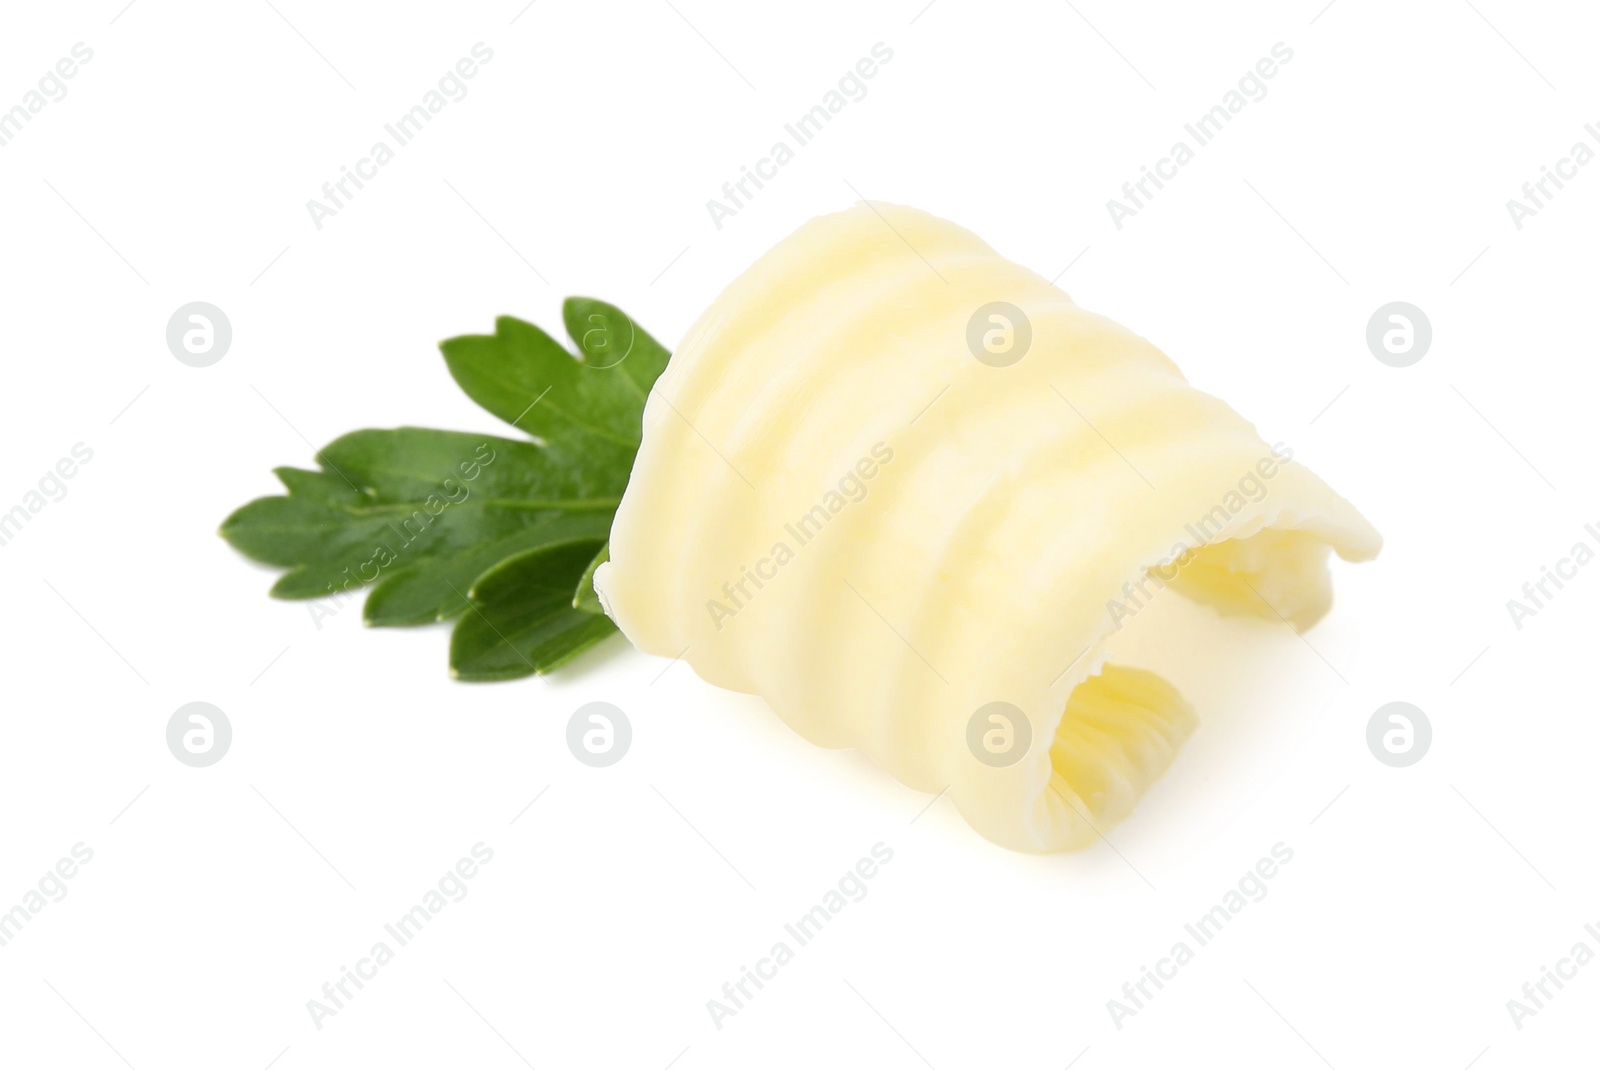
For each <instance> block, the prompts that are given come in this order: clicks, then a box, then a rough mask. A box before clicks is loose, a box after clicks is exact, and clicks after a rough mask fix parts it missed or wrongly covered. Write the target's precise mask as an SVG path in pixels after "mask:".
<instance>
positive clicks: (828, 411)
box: [595, 202, 1382, 852]
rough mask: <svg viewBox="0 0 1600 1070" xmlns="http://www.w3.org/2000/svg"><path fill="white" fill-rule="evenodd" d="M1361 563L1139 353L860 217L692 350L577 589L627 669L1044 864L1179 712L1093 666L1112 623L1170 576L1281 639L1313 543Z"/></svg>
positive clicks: (1230, 425)
mask: <svg viewBox="0 0 1600 1070" xmlns="http://www.w3.org/2000/svg"><path fill="white" fill-rule="evenodd" d="M997 303H999V304H998V305H997ZM996 307H998V308H999V309H1000V312H999V315H1000V318H999V319H994V318H993V317H992V316H990V317H989V319H987V320H986V319H985V318H984V313H985V311H986V310H990V309H994V308H996ZM1018 314H1020V315H1018ZM974 323H976V324H977V326H976V327H974ZM990 323H992V324H995V325H997V326H995V327H994V329H995V330H1000V331H1001V332H1002V335H1001V336H999V339H998V343H997V342H996V339H995V338H993V337H990V336H989V335H988V334H987V333H986V332H987V329H988V324H990ZM1007 330H1010V331H1012V332H1017V331H1019V330H1020V331H1022V332H1023V333H1024V334H1025V337H1020V338H1019V335H1018V334H1016V333H1012V334H1010V335H1006V334H1005V332H1006V331H1007ZM1007 343H1009V344H1010V345H1011V346H1012V347H1013V349H1012V350H1011V351H1010V352H1007V353H1005V354H1004V355H1002V356H995V357H992V358H990V359H975V354H979V353H980V352H982V353H985V354H987V353H989V352H990V347H994V348H1000V349H1003V348H1004V346H1005V345H1006V344H1007ZM1018 348H1020V349H1022V350H1023V352H1022V353H1021V355H1020V357H1019V358H1017V359H1014V360H1013V359H1012V357H1011V353H1014V352H1015V350H1016V349H1018ZM1381 544H1382V539H1381V537H1380V536H1379V534H1378V533H1377V531H1376V530H1374V529H1373V527H1372V526H1371V525H1370V524H1369V523H1368V522H1367V521H1366V520H1365V519H1364V518H1363V517H1362V516H1361V515H1360V514H1359V513H1358V512H1357V511H1356V510H1355V508H1354V507H1353V506H1351V505H1350V504H1349V503H1348V502H1347V501H1345V500H1344V499H1343V498H1342V497H1340V496H1339V495H1338V494H1337V493H1335V492H1334V491H1333V490H1332V489H1331V488H1329V487H1328V486H1327V485H1326V484H1325V483H1323V481H1322V480H1321V479H1319V478H1318V477H1317V476H1315V475H1314V474H1312V473H1311V472H1309V471H1308V470H1306V469H1305V468H1304V467H1303V466H1302V465H1300V464H1298V463H1296V462H1294V461H1293V459H1292V455H1291V454H1290V452H1289V451H1288V450H1287V449H1286V448H1284V447H1282V446H1281V445H1279V446H1268V445H1267V444H1266V443H1265V442H1264V441H1262V439H1261V438H1260V436H1259V435H1258V434H1257V433H1256V431H1255V429H1254V428H1253V427H1252V426H1251V425H1250V424H1249V423H1248V422H1246V421H1245V420H1244V419H1243V418H1242V417H1240V416H1239V415H1238V414H1237V413H1235V412H1234V411H1233V410H1232V409H1230V408H1229V407H1228V406H1227V405H1225V404H1223V403H1222V402H1220V401H1218V400H1217V399H1215V398H1212V397H1210V396H1208V395H1206V394H1204V393H1202V392H1200V391H1198V390H1196V389H1194V388H1193V387H1191V386H1190V385H1189V384H1188V383H1187V382H1186V381H1185V379H1184V378H1183V376H1182V374H1181V373H1180V372H1179V371H1178V369H1177V368H1176V366H1174V365H1173V363H1172V362H1171V361H1170V360H1168V359H1167V357H1166V356H1164V355H1163V354H1162V353H1161V352H1160V351H1159V350H1157V349H1156V348H1155V347H1154V346H1152V345H1151V344H1150V343H1148V342H1146V341H1145V340H1143V339H1142V338H1140V337H1138V336H1137V335H1135V334H1133V333H1132V332H1130V331H1128V330H1126V329H1125V328H1123V327H1120V326H1118V325H1117V324H1115V323H1113V322H1111V321H1110V320H1108V319H1105V318H1104V317H1101V316H1098V315H1095V314H1093V313H1090V312H1086V311H1084V310H1083V309H1081V308H1079V307H1078V306H1077V305H1076V304H1074V303H1073V302H1072V300H1071V299H1070V298H1069V297H1068V296H1067V295H1066V294H1065V293H1064V292H1063V291H1061V290H1059V289H1056V288H1055V287H1054V286H1053V285H1051V284H1050V283H1049V282H1047V281H1046V280H1044V279H1043V278H1042V277H1040V276H1039V275H1037V274H1035V273H1033V272H1031V271H1029V270H1027V269H1025V268H1023V267H1020V266H1018V265H1016V264H1013V263H1011V262H1010V261H1008V260H1006V259H1005V258H1003V257H1001V256H1000V255H999V254H998V253H996V252H995V251H994V250H993V249H991V248H990V247H989V246H988V245H986V244H985V243H984V242H983V241H982V240H980V239H979V238H978V237H976V236H975V235H973V234H971V233H970V232H968V231H966V230H964V229H962V228H960V227H958V226H956V225H954V224H952V223H949V222H947V221H944V220H941V219H938V218H936V217H934V216H931V215H928V214H927V213H924V212H921V211H918V210H915V209H912V208H906V207H901V206H896V205H891V204H884V203H877V202H874V203H873V204H870V205H869V204H858V205H857V206H855V207H853V208H850V209H848V210H846V211H843V212H839V213H836V214H832V215H827V216H821V217H818V218H816V219H813V220H811V221H810V222H808V223H806V224H805V225H803V226H802V227H801V228H800V229H799V230H797V231H796V232H795V233H793V234H792V235H790V236H789V237H788V238H786V239H784V240H783V241H782V242H780V243H779V244H778V245H777V246H775V247H774V248H773V249H771V250H770V251H769V252H767V253H766V254H765V255H764V256H763V257H762V258H761V259H760V260H758V261H757V262H756V263H755V264H754V265H753V266H751V267H750V268H749V269H748V270H747V271H746V272H745V273H744V274H743V275H741V276H740V277H739V278H737V279H736V280H734V282H733V283H732V284H731V285H729V286H728V288H727V289H726V290H725V291H724V292H723V293H722V294H721V295H720V296H719V297H718V298H717V299H716V300H715V301H714V302H713V303H712V304H711V306H710V307H709V308H707V309H706V311H705V313H704V314H703V315H702V316H701V317H700V319H699V320H698V321H697V322H696V323H695V325H694V326H693V327H692V328H691V329H690V330H689V332H688V334H687V336H686V337H685V338H684V340H683V343H682V344H681V345H680V346H679V347H678V349H677V351H676V352H675V353H674V354H673V357H672V359H671V362H670V363H669V365H668V367H667V370H666V372H665V373H664V374H663V375H662V376H661V377H660V379H659V380H658V381H657V382H656V384H655V387H654V389H653V390H652V391H651V394H650V398H649V400H648V402H647V404H646V407H645V413H644V434H643V444H642V446H641V447H640V450H639V453H638V457H637V459H636V461H635V464H634V469H633V474H632V476H631V478H630V481H629V483H628V487H627V491H626V493H625V494H624V496H623V499H622V504H621V506H620V508H619V509H618V511H617V516H616V520H615V522H614V525H613V528H612V532H611V560H610V561H609V562H608V563H607V564H605V565H603V566H602V567H601V568H600V570H599V571H598V572H597V574H596V576H595V586H596V589H597V592H598V593H599V595H600V598H601V601H602V604H603V605H604V607H605V610H606V612H607V613H608V614H609V615H610V616H611V617H612V619H613V620H615V621H616V623H617V625H618V626H619V627H620V628H621V629H622V631H623V632H624V633H625V634H626V635H627V637H628V638H629V639H630V640H631V641H632V642H633V643H634V645H635V646H637V647H639V648H640V649H642V650H645V651H647V652H649V653H653V654H659V655H663V656H666V657H680V656H681V658H682V659H683V660H684V661H686V662H688V664H689V665H690V666H691V667H692V668H693V669H694V671H695V672H696V673H698V674H699V675H700V676H701V677H702V678H704V679H705V680H707V681H709V682H711V683H713V684H716V685H718V686H721V687H725V688H729V689H732V690H736V691H743V692H749V693H754V694H758V695H760V696H762V697H763V698H764V699H765V700H766V701H767V702H768V704H769V705H770V706H771V707H772V709H773V710H774V711H775V712H776V713H777V714H778V715H779V716H780V717H781V718H782V719H783V720H784V721H785V722H787V723H788V724H789V725H790V726H791V727H793V728H794V729H795V730H796V731H797V732H799V733H800V734H801V735H802V736H804V737H806V738H807V739H809V740H811V741H813V742H815V743H817V744H819V745H822V746H826V747H856V748H859V749H861V750H863V751H864V752H866V753H867V754H868V755H869V756H870V757H871V758H872V759H873V760H874V761H875V762H876V763H877V764H878V765H879V766H881V767H882V768H883V769H885V770H886V771H887V772H889V773H890V774H891V775H893V776H894V777H895V778H896V779H898V780H900V781H902V782H904V783H905V784H908V785H910V786H912V787H914V788H917V789H920V790H922V791H927V792H939V791H948V793H949V796H950V798H951V800H952V801H953V802H954V803H955V805H956V807H957V808H958V809H959V811H960V813H961V814H962V816H963V817H964V818H965V819H966V820H967V822H968V823H969V824H971V825H972V827H973V828H974V829H976V830H977V831H978V832H979V833H980V834H982V835H983V836H985V837H987V838H988V839H990V840H992V841H994V842H996V843H999V844H1002V845H1004V846H1006V847H1010V848H1013V849H1016V850H1021V851H1033V852H1050V851H1062V850H1070V849H1074V848H1078V847H1082V846H1085V845H1086V844H1088V843H1091V842H1093V840H1094V839H1095V838H1096V837H1097V835H1098V830H1104V829H1105V828H1106V827H1107V826H1109V825H1110V824H1112V823H1114V822H1116V821H1118V820H1120V819H1121V818H1123V817H1125V816H1126V815H1127V814H1128V813H1129V812H1131V810H1132V809H1133V806H1134V803H1135V802H1136V801H1137V799H1138V798H1139V796H1140V795H1141V794H1142V793H1143V792H1144V790H1145V789H1146V788H1147V787H1148V786H1149V785H1150V783H1152V782H1153V781H1154V780H1155V779H1156V778H1157V777H1159V776H1160V775H1161V773H1162V772H1163V771H1164V770H1165V769H1166V768H1167V766H1168V765H1169V764H1170V762H1171V760H1172V758H1173V755H1174V754H1175V753H1176V751H1177V749H1178V747H1179V746H1181V744H1182V742H1183V740H1184V739H1185V738H1186V737H1187V736H1188V734H1189V733H1190V731H1191V730H1192V729H1193V727H1194V724H1195V716H1194V713H1193V711H1192V710H1191V709H1190V708H1189V706H1188V704H1187V703H1186V702H1185V701H1184V699H1183V698H1182V696H1181V695H1179V694H1178V693H1177V691H1176V690H1174V689H1173V688H1172V687H1171V685H1170V684H1168V683H1167V682H1166V681H1165V680H1163V679H1162V678H1161V677H1159V676H1157V675H1155V674H1154V673H1151V672H1148V671H1145V670H1142V669H1133V668H1127V667H1123V666H1118V665H1116V664H1115V663H1113V662H1109V661H1108V660H1107V651H1106V646H1107V640H1108V638H1109V637H1111V636H1112V635H1113V634H1114V633H1115V631H1116V630H1117V629H1118V627H1119V626H1120V624H1121V621H1119V620H1118V619H1117V614H1116V609H1115V607H1116V605H1118V604H1119V603H1120V604H1122V605H1125V606H1126V605H1129V604H1130V603H1129V602H1127V601H1125V598H1126V596H1127V595H1128V594H1129V593H1130V592H1134V591H1143V592H1144V593H1145V594H1147V595H1148V594H1149V593H1150V592H1151V590H1152V589H1158V588H1160V587H1165V586H1171V587H1174V588H1175V589H1177V590H1178V591H1181V592H1182V593H1183V594H1185V595H1187V596H1188V597H1190V598H1192V599H1194V600H1196V601H1198V602H1201V603H1204V604H1209V605H1211V606H1213V607H1215V608H1217V609H1218V610H1219V611H1221V612H1223V613H1247V614H1255V615H1258V616H1263V617H1274V618H1275V617H1282V618H1283V619H1284V620H1286V621H1288V622H1289V623H1290V624H1292V625H1293V626H1294V627H1296V628H1297V629H1301V630H1303V629H1305V628H1308V627H1310V626H1311V625H1312V624H1314V623H1315V622H1316V621H1317V620H1318V619H1319V618H1320V617H1321V616H1322V615H1323V614H1324V613H1325V612H1326V611H1327V609H1328V607H1329V605H1330V603H1331V599H1332V592H1331V585H1330V580H1329V575H1328V568H1327V558H1328V555H1329V551H1330V550H1332V551H1336V552H1337V553H1338V554H1339V555H1340V556H1341V557H1342V558H1344V559H1346V560H1349V561H1363V560H1367V559H1370V558H1372V557H1374V556H1375V555H1376V554H1377V553H1378V550H1379V548H1380V546H1381ZM1152 584H1153V585H1154V587H1152ZM1135 601H1137V599H1136V598H1135ZM1075 655H1076V656H1075ZM996 704H1001V705H996ZM995 710H999V711H1002V712H1004V711H1008V710H1009V711H1012V715H1011V716H1010V717H1009V718H1007V717H1005V716H1002V718H1001V720H998V721H997V720H994V717H993V711H995ZM985 711H988V713H987V714H986V713H985ZM1019 717H1020V720H1018V718H1019ZM1009 722H1016V723H1009ZM1007 729H1009V731H1008V730H1007ZM995 732H998V733H999V734H998V735H994V734H993V733H995ZM1024 737H1025V738H1024ZM1019 738H1020V739H1022V742H1021V743H1019V742H1018V740H1019ZM996 743H998V744H999V746H998V747H996V746H994V744H996ZM1007 745H1009V746H1011V747H1012V748H1013V751H1012V753H1006V752H1005V750H1004V747H1005V746H1007ZM997 751H998V753H997Z"/></svg>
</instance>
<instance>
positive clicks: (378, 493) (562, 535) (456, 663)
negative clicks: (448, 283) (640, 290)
mask: <svg viewBox="0 0 1600 1070" xmlns="http://www.w3.org/2000/svg"><path fill="white" fill-rule="evenodd" d="M562 318H563V320H564V321H565V325H566V328H567V333H568V335H570V336H571V338H572V340H573V342H574V344H575V345H576V347H577V353H576V354H574V353H572V352H571V351H569V350H568V349H567V348H566V347H565V346H563V345H562V344H561V343H560V342H558V341H556V340H555V339H554V338H551V337H550V336H549V335H548V334H546V333H545V332H544V331H542V330H540V329H539V328H538V327H535V326H534V325H533V324H531V323H524V322H523V321H521V320H518V319H513V318H511V317H509V316H502V317H501V318H500V319H498V320H496V321H495V331H494V334H491V335H466V336H463V337H460V338H453V339H451V340H449V341H447V342H444V343H443V344H442V345H441V346H440V348H441V349H442V350H443V352H444V359H445V363H446V365H447V367H448V368H449V370H450V374H451V375H452V376H453V377H454V378H455V380H456V382H457V383H458V384H459V385H460V386H461V389H462V390H464V391H466V393H467V395H468V396H469V397H471V398H472V400H474V401H476V402H477V403H478V404H479V405H481V406H483V407H484V408H485V409H487V410H488V411H489V412H491V413H493V414H494V415H496V416H498V417H500V418H501V419H502V420H505V421H506V422H507V423H509V424H510V425H511V426H512V427H514V428H516V429H517V430H518V431H521V432H523V433H524V434H525V435H526V436H528V437H526V438H515V439H513V438H502V437H499V436H494V435H478V434H470V433H466V432H459V431H433V430H428V429H425V428H418V427H401V428H395V429H392V430H366V431H354V432H351V433H350V434H348V435H344V436H342V437H340V438H338V439H335V440H334V441H333V442H331V443H329V444H328V446H327V447H325V448H324V449H322V450H321V451H319V452H318V453H317V455H316V460H317V463H318V464H319V465H320V468H318V469H315V470H313V469H303V468H278V469H276V470H275V472H276V474H277V476H278V478H279V479H280V480H281V481H282V482H283V485H284V487H285V489H286V490H287V491H288V493H287V494H281V495H274V496H272V497H266V498H257V499H256V500H255V501H253V502H250V503H249V504H247V505H245V506H243V507H241V508H240V509H238V510H237V511H236V512H235V513H234V514H233V515H232V516H230V517H228V519H227V520H225V521H224V522H223V524H222V530H221V534H222V537H223V538H225V539H227V540H228V542H229V543H231V544H232V545H233V546H234V547H235V548H236V549H238V550H239V551H240V552H242V553H243V554H245V555H246V556H247V557H251V558H253V559H255V560H257V561H261V562H264V563H266V564H269V565H276V566H280V567H282V568H285V569H287V570H288V571H286V572H285V573H284V574H283V575H282V576H280V577H279V578H278V581H277V582H276V583H275V584H274V585H273V587H272V592H271V593H272V595H273V596H274V597H277V598H297V599H320V598H329V597H336V596H341V595H348V594H351V593H353V592H354V591H356V590H358V589H360V588H364V587H369V586H370V587H371V593H370V594H369V595H368V597H367V600H366V603H365V606H364V608H363V610H362V613H363V617H364V619H365V621H366V623H368V624H371V625H378V626H384V627H403V626H409V625H417V624H426V623H432V622H435V621H446V620H454V621H455V628H454V631H453V633H452V634H451V637H450V673H451V675H452V676H455V677H457V678H458V679H462V680H480V681H481V680H510V679H515V678H517V677H521V676H528V675H530V674H532V673H546V672H549V671H551V670H552V669H555V668H557V667H558V666H560V665H563V664H565V663H566V662H568V661H570V660H571V659H572V658H574V657H576V656H577V655H578V654H579V653H580V652H582V651H584V650H586V649H588V648H589V647H591V646H593V645H594V644H596V643H598V642H599V641H600V640H602V639H604V638H605V637H606V636H608V635H610V634H611V633H612V632H614V631H616V626H615V625H613V624H612V623H611V621H610V620H609V619H608V618H607V617H606V616H605V615H604V614H603V613H602V612H601V609H600V603H599V599H598V598H597V597H596V595H595V592H594V582H593V579H594V570H595V568H596V567H598V566H599V564H600V563H601V562H602V561H604V560H605V557H606V550H607V538H608V536H609V533H610V531H611V521H612V518H613V517H614V516H615V514H616V510H617V505H618V503H619V502H620V501H621V499H622V492H623V489H624V488H625V487H626V486H627V482H628V474H629V472H630V471H631V470H632V468H633V458H634V454H636V453H637V452H638V449H639V438H640V427H641V422H642V419H643V413H644V402H645V398H646V397H647V396H648V394H649V392H650V387H651V385H652V384H654V383H655V380H656V377H657V376H659V375H660V374H661V372H662V370H663V369H664V368H665V367H666V365H667V358H668V356H669V354H668V352H667V350H666V349H665V348H663V347H662V346H661V345H660V344H659V343H658V342H656V340H655V339H653V338H651V337H650V336H649V335H648V334H646V333H645V332H644V331H643V330H641V329H639V328H638V327H637V326H635V325H634V323H633V321H632V320H631V319H629V318H628V317H627V316H626V315H625V314H624V313H623V312H622V311H621V310H620V309H618V308H616V307H615V306H613V305H609V304H607V303H605V302H604V301H597V300H594V299H592V298H586V297H571V298H568V299H567V300H566V302H565V303H564V305H563V306H562Z"/></svg>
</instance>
